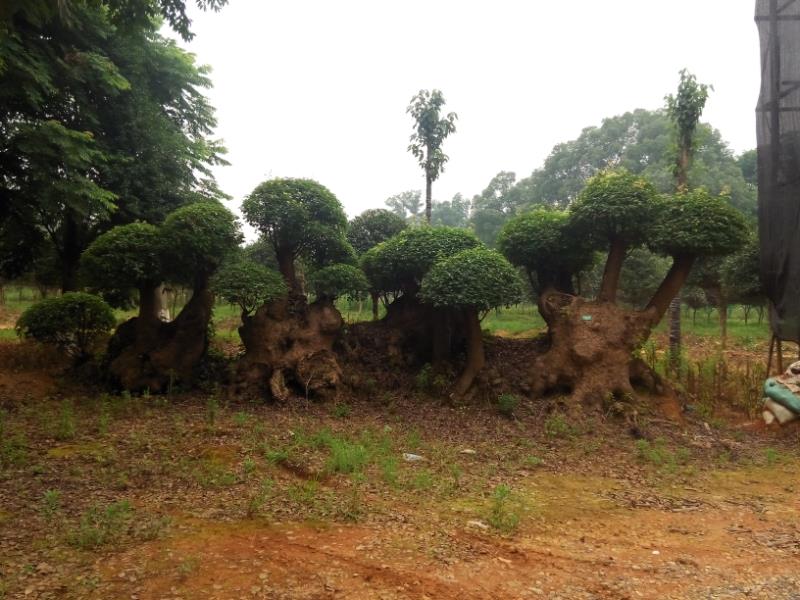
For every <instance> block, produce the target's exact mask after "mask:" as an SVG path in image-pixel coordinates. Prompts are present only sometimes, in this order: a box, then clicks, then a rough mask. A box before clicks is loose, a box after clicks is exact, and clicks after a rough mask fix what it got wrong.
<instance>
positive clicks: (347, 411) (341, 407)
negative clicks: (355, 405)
mask: <svg viewBox="0 0 800 600" xmlns="http://www.w3.org/2000/svg"><path fill="white" fill-rule="evenodd" d="M352 414H353V409H352V408H350V405H349V404H347V403H345V402H339V403H337V404H336V406H334V407H333V416H334V417H336V418H337V419H346V418H347V417H349V416H350V415H352Z"/></svg>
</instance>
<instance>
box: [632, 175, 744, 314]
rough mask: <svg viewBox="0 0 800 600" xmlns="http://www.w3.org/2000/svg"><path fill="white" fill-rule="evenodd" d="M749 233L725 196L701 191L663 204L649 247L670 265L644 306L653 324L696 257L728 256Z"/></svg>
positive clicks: (675, 292)
mask: <svg viewBox="0 0 800 600" xmlns="http://www.w3.org/2000/svg"><path fill="white" fill-rule="evenodd" d="M749 234H750V231H749V228H748V226H747V221H746V220H745V218H744V216H743V215H742V213H740V212H739V211H737V210H736V209H735V208H733V207H732V206H731V205H730V204H729V203H728V202H727V198H726V197H725V196H712V195H711V194H709V193H708V192H707V191H706V190H705V189H703V188H700V189H697V190H692V191H689V192H684V193H678V194H676V195H675V196H672V197H671V198H669V199H668V200H667V201H666V202H663V203H662V204H661V206H660V208H659V215H658V219H657V221H656V222H655V223H654V226H653V229H652V234H651V237H650V239H649V240H648V245H649V246H650V248H651V249H652V250H653V251H654V252H657V253H660V254H664V255H666V256H670V257H671V258H672V266H671V267H670V269H669V271H668V272H667V275H666V277H665V278H664V281H663V282H662V283H661V285H660V286H659V288H658V290H656V293H655V294H654V295H653V298H652V299H651V300H650V303H649V304H648V306H647V308H648V309H650V310H651V311H653V318H654V320H655V322H656V323H657V322H658V321H660V320H661V318H662V317H663V316H664V313H665V312H666V310H667V308H668V307H669V304H670V302H671V301H672V299H673V298H674V297H675V296H676V295H677V294H678V292H679V291H680V289H681V287H683V284H684V282H685V281H686V278H687V277H688V276H689V273H690V271H691V269H692V265H693V264H694V262H695V261H696V260H697V258H698V257H701V256H725V255H727V254H731V253H733V252H735V251H736V250H738V249H739V248H741V247H742V246H743V245H744V244H745V243H746V242H747V240H748V238H749Z"/></svg>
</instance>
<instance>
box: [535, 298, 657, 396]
mask: <svg viewBox="0 0 800 600" xmlns="http://www.w3.org/2000/svg"><path fill="white" fill-rule="evenodd" d="M541 305H542V306H543V307H544V308H543V311H544V314H545V315H546V320H547V322H548V327H549V332H550V338H551V344H550V350H549V351H548V352H547V354H545V355H543V356H540V357H539V358H538V359H536V361H535V363H534V367H533V379H532V381H531V383H532V387H533V389H534V390H535V391H536V392H538V393H544V392H547V391H560V392H563V391H566V390H570V391H572V392H573V394H574V397H575V399H576V400H577V401H579V402H595V403H602V402H603V401H604V400H605V399H606V398H608V397H609V395H611V396H614V397H617V398H618V399H623V398H625V397H627V396H631V395H632V394H633V387H632V385H631V382H630V380H631V365H632V358H631V355H632V354H633V352H634V350H635V349H636V348H637V347H638V346H639V345H640V344H641V343H642V342H644V341H645V340H646V339H647V337H648V336H649V334H650V329H651V327H652V325H653V324H655V321H654V320H653V317H654V314H655V312H654V311H652V310H650V311H629V310H626V309H623V308H621V307H619V306H617V305H616V304H613V303H610V302H591V301H588V300H586V299H584V298H580V297H575V296H567V295H565V294H559V293H557V292H555V291H553V290H551V291H550V292H546V293H544V294H543V297H542V300H541Z"/></svg>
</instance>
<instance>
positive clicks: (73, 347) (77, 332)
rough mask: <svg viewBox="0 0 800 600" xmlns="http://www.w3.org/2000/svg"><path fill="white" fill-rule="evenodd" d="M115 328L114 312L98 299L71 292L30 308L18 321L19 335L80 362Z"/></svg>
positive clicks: (89, 295)
mask: <svg viewBox="0 0 800 600" xmlns="http://www.w3.org/2000/svg"><path fill="white" fill-rule="evenodd" d="M115 324H116V320H115V319H114V312H113V311H112V310H111V307H110V306H109V305H108V304H106V303H105V302H104V301H103V299H102V298H100V297H99V296H94V295H92V294H85V293H83V292H68V293H66V294H64V295H63V296H60V297H56V298H45V299H44V300H42V301H40V302H37V303H36V304H34V305H33V306H31V307H29V308H28V309H27V310H26V311H25V312H23V313H22V316H20V318H19V320H18V321H17V325H16V330H17V335H19V336H20V337H23V338H31V339H34V340H36V341H37V342H42V343H45V344H53V345H55V346H57V347H58V348H59V349H61V350H62V351H63V352H65V353H66V354H67V355H68V356H71V357H72V358H73V359H75V361H76V362H81V361H84V360H85V359H87V358H88V357H89V356H90V355H91V350H92V348H93V347H94V346H95V344H96V343H97V341H98V340H99V339H100V338H101V337H102V336H104V335H106V334H107V333H108V332H109V331H110V330H111V329H112V328H113V327H114V325H115Z"/></svg>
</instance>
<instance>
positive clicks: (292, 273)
mask: <svg viewBox="0 0 800 600" xmlns="http://www.w3.org/2000/svg"><path fill="white" fill-rule="evenodd" d="M276 255H277V259H278V269H279V270H280V272H281V275H283V279H284V281H286V285H288V286H289V290H290V291H291V292H292V293H300V292H301V290H300V283H299V282H298V281H297V271H296V270H295V265H294V254H293V253H291V252H286V251H279V252H276Z"/></svg>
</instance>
